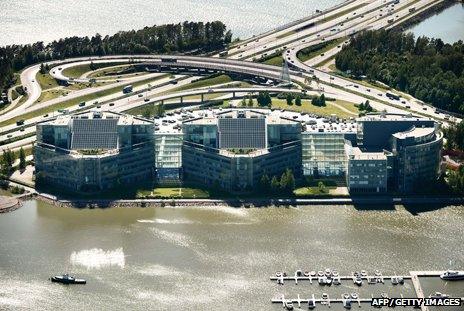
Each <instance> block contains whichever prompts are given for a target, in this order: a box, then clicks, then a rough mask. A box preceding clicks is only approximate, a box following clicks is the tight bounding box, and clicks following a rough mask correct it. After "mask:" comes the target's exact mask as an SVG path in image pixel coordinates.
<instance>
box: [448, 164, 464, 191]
mask: <svg viewBox="0 0 464 311" xmlns="http://www.w3.org/2000/svg"><path fill="white" fill-rule="evenodd" d="M448 185H449V186H450V187H451V189H453V191H454V192H456V193H459V194H464V166H461V167H460V168H459V169H458V170H457V171H451V172H450V173H449V176H448Z"/></svg>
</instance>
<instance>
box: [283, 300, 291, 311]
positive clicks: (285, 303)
mask: <svg viewBox="0 0 464 311" xmlns="http://www.w3.org/2000/svg"><path fill="white" fill-rule="evenodd" d="M284 306H285V308H286V309H287V310H293V301H291V300H286V301H285V302H284Z"/></svg>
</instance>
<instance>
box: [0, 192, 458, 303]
mask: <svg viewBox="0 0 464 311" xmlns="http://www.w3.org/2000/svg"><path fill="white" fill-rule="evenodd" d="M413 214H415V213H411V212H410V211H407V210H405V209H403V208H397V209H396V210H395V209H392V210H377V211H372V210H371V211H366V210H364V211H363V210H356V209H355V208H353V207H333V206H331V207H315V206H311V207H305V208H298V209H296V208H290V209H285V208H280V209H279V208H268V209H234V208H182V209H181V208H165V209H161V208H160V209H151V208H150V209H149V208H147V209H138V208H133V209H108V210H77V209H65V208H56V207H50V206H48V205H46V204H44V203H37V202H33V201H31V202H27V203H26V204H25V205H24V206H23V207H22V208H21V209H19V210H17V211H15V212H13V213H9V214H4V215H0V236H1V240H0V310H5V309H6V310H53V309H55V308H67V309H69V310H109V309H111V310H270V309H271V310H281V307H280V306H277V305H274V306H271V305H270V303H269V300H270V299H271V298H272V297H274V296H278V295H281V294H286V295H290V296H296V295H297V294H300V295H302V296H306V295H307V296H309V295H310V294H311V293H315V294H316V295H320V294H321V292H322V291H326V292H328V293H329V294H330V295H332V296H339V294H341V293H343V292H353V291H359V293H360V294H361V296H364V297H366V296H368V297H370V294H371V293H373V294H376V295H379V294H380V293H381V292H387V293H389V294H390V296H395V295H396V296H398V295H399V293H400V292H402V293H403V294H404V295H405V296H406V297H408V296H413V295H414V292H413V287H412V284H409V283H406V284H405V285H404V286H403V287H393V286H391V285H390V286H386V285H383V286H382V285H369V286H368V285H365V286H363V287H361V288H360V289H358V288H355V287H354V285H352V284H351V282H346V284H344V285H341V286H340V287H334V286H332V287H331V288H325V289H323V288H320V287H319V286H318V285H315V284H314V285H309V284H308V283H306V284H299V285H298V286H295V285H291V284H286V285H285V286H281V287H279V286H277V285H276V284H274V283H272V282H270V281H269V280H268V277H269V275H270V274H273V273H274V272H275V271H277V270H280V269H286V270H287V271H295V270H296V269H298V268H303V269H308V270H313V269H314V270H318V269H322V268H324V267H333V268H336V269H338V270H339V271H340V272H341V273H349V272H350V271H354V270H361V269H366V270H370V271H373V270H374V269H380V270H382V271H383V272H384V274H387V273H394V272H397V273H405V272H407V271H409V270H413V269H422V270H426V269H427V270H428V269H430V270H432V269H444V268H448V267H449V260H450V259H453V260H454V262H455V264H454V265H455V266H456V268H461V269H462V268H464V243H463V239H464V238H463V237H464V210H463V209H462V208H457V207H450V208H445V209H439V210H435V211H429V212H424V213H420V214H418V215H416V216H414V215H413ZM64 271H67V272H70V273H73V274H76V275H78V276H79V277H83V278H86V279H87V281H88V284H87V285H85V286H69V287H67V286H62V285H59V284H52V283H50V282H49V281H47V278H48V277H49V276H50V275H53V274H57V273H61V272H64ZM425 285H427V286H428V287H427V288H426V289H425V290H426V294H428V293H430V292H432V291H435V290H440V291H442V292H445V293H448V294H453V295H460V296H464V283H462V282H461V283H445V282H442V281H440V280H431V281H426V282H425ZM340 308H341V307H340ZM318 309H323V308H319V307H318ZM368 309H369V308H368V307H366V308H362V310H368ZM332 310H337V308H334V307H332ZM447 310H450V311H451V309H447Z"/></svg>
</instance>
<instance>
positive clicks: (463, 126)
mask: <svg viewBox="0 0 464 311" xmlns="http://www.w3.org/2000/svg"><path fill="white" fill-rule="evenodd" d="M443 133H444V135H445V137H446V140H447V148H449V149H458V150H464V121H461V122H460V123H458V124H453V125H452V126H450V127H448V128H444V129H443Z"/></svg>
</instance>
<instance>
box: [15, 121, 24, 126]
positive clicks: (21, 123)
mask: <svg viewBox="0 0 464 311" xmlns="http://www.w3.org/2000/svg"><path fill="white" fill-rule="evenodd" d="M16 125H17V126H21V125H24V120H18V121H16Z"/></svg>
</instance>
